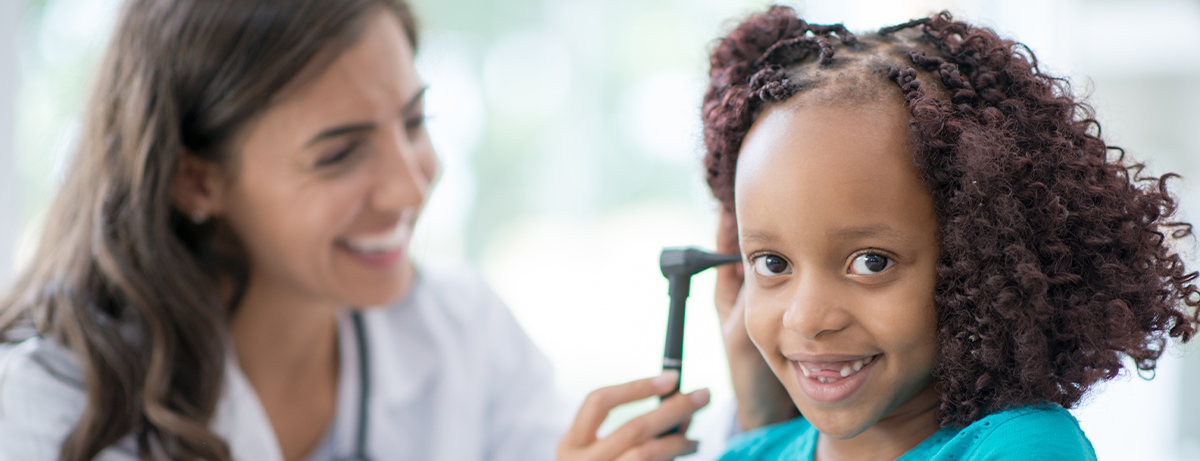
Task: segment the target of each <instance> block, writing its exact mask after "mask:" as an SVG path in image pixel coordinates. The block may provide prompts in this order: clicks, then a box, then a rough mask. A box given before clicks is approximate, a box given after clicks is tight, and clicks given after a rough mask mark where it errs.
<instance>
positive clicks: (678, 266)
mask: <svg viewBox="0 0 1200 461" xmlns="http://www.w3.org/2000/svg"><path fill="white" fill-rule="evenodd" d="M741 260H742V256H741V255H736V254H720V253H709V252H707V251H704V250H701V249H699V248H696V247H675V248H664V249H663V251H662V255H661V256H659V258H658V265H659V268H660V269H662V273H663V276H664V277H668V278H670V277H671V276H672V275H682V276H686V277H691V276H693V275H695V274H697V273H699V272H701V271H703V270H705V269H708V268H710V267H713V266H720V265H722V264H728V263H732V262H737V261H741Z"/></svg>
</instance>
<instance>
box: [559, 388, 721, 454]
mask: <svg viewBox="0 0 1200 461" xmlns="http://www.w3.org/2000/svg"><path fill="white" fill-rule="evenodd" d="M678 381H679V373H677V372H665V373H663V374H662V375H661V376H659V377H657V378H649V379H642V380H638V381H633V382H629V383H625V384H620V385H616V386H610V387H605V388H601V389H597V390H595V391H593V392H592V393H591V394H588V397H587V400H585V401H584V402H583V406H582V407H581V408H580V409H579V414H578V415H576V416H575V424H574V425H572V426H571V430H569V431H567V435H566V436H564V437H563V439H562V442H560V443H559V444H558V461H653V460H670V459H673V458H675V457H676V456H682V455H687V454H691V453H695V452H696V445H697V444H696V442H695V441H692V440H688V439H687V438H686V437H685V436H684V434H685V433H686V432H687V426H688V423H690V422H691V419H692V414H693V413H695V412H696V410H699V409H700V408H701V407H703V406H705V405H707V404H708V399H709V394H708V390H707V389H701V390H698V391H695V392H692V393H690V394H676V395H673V396H671V398H669V399H666V400H664V401H663V402H662V404H661V405H659V406H658V408H657V409H655V410H654V411H651V412H649V413H646V414H644V415H642V416H639V417H637V418H634V419H632V420H630V421H629V422H627V423H625V425H623V426H621V427H620V428H618V429H617V430H616V431H614V432H613V433H612V434H610V435H609V436H608V437H605V438H603V439H597V438H596V430H597V429H599V428H600V423H603V422H604V418H606V417H608V412H609V411H610V410H612V409H613V407H616V406H617V405H621V404H624V403H629V402H633V401H637V400H641V399H644V398H647V397H653V396H656V395H665V394H666V393H668V392H671V390H673V389H675V383H676V382H678ZM673 427H679V431H678V432H677V433H675V434H671V435H668V436H665V437H658V436H659V435H660V434H662V433H664V432H667V431H668V430H670V429H671V428H673Z"/></svg>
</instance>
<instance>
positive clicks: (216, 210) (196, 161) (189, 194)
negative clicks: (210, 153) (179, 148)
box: [171, 150, 225, 224]
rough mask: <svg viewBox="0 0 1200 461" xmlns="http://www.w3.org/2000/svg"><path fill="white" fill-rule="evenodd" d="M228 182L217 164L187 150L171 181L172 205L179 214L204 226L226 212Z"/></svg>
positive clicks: (182, 154)
mask: <svg viewBox="0 0 1200 461" xmlns="http://www.w3.org/2000/svg"><path fill="white" fill-rule="evenodd" d="M224 198H225V181H224V176H223V175H222V174H221V168H220V166H219V165H217V164H216V163H213V162H210V161H207V160H204V159H201V158H200V157H197V156H195V155H193V154H192V153H191V152H188V151H187V150H184V151H183V152H182V153H181V154H180V156H179V167H178V168H177V169H176V170H175V177H174V178H173V180H172V181H171V204H172V205H174V206H175V209H177V210H179V212H181V213H183V214H185V215H187V216H188V217H190V218H191V220H192V222H194V223H196V224H202V223H204V222H205V221H208V219H209V218H211V217H213V216H219V215H220V214H221V213H222V212H223V211H224Z"/></svg>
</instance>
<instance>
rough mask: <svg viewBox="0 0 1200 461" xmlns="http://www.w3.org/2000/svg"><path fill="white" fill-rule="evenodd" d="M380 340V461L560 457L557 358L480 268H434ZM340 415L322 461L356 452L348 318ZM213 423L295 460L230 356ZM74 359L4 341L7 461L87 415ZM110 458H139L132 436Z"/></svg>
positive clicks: (243, 441) (376, 432)
mask: <svg viewBox="0 0 1200 461" xmlns="http://www.w3.org/2000/svg"><path fill="white" fill-rule="evenodd" d="M363 320H364V323H365V327H366V332H367V337H368V341H369V343H368V344H369V345H368V348H369V353H368V355H369V360H370V362H369V363H370V368H371V369H370V374H371V377H370V388H371V391H370V400H369V405H370V411H369V418H370V422H369V429H368V432H367V453H368V456H369V458H370V459H372V460H373V461H389V460H397V461H399V460H422V461H425V460H428V461H439V460H445V461H472V460H480V461H483V460H488V461H537V460H547V461H549V460H552V459H554V451H555V446H556V445H557V443H558V439H559V437H560V436H561V434H562V432H563V430H565V427H566V425H567V423H568V420H569V416H570V415H569V413H564V412H563V409H562V407H561V406H560V405H559V403H558V399H557V398H556V395H555V393H554V389H553V383H552V372H551V368H550V363H549V362H548V361H547V359H546V358H545V356H543V355H542V353H541V352H540V351H538V350H537V348H536V347H535V346H534V344H533V343H532V342H531V341H530V340H529V338H528V337H527V336H526V335H525V333H524V331H522V330H521V328H520V326H519V325H518V324H517V322H516V320H515V319H514V318H513V316H512V314H511V313H510V312H509V311H508V309H507V308H506V307H505V306H504V304H503V303H502V302H501V301H500V300H499V298H497V297H496V295H495V294H494V293H493V292H492V291H491V290H490V289H488V288H487V286H486V285H485V284H484V282H483V281H482V280H481V279H480V278H479V277H478V276H476V275H475V274H474V273H473V272H470V271H464V270H461V269H457V270H447V269H432V268H422V269H420V270H419V271H418V276H417V278H416V280H415V282H414V284H413V288H412V291H411V292H410V293H409V295H408V296H407V297H406V298H405V299H404V300H403V301H401V302H399V303H397V304H395V305H393V306H388V307H383V308H377V309H370V310H366V311H364V313H363ZM338 327H339V344H340V347H339V349H340V354H341V359H340V366H341V369H340V370H339V378H338V380H339V381H338V382H339V386H338V396H337V413H336V415H335V416H334V419H333V424H332V425H331V426H330V430H329V431H328V432H327V433H326V436H325V438H324V439H323V440H322V442H321V444H320V445H319V446H318V447H317V448H316V449H315V450H314V451H313V453H312V454H310V458H309V459H310V460H311V461H329V460H333V459H339V458H342V457H345V456H349V455H351V454H353V450H354V445H355V438H356V436H357V430H358V428H357V426H358V411H359V397H358V389H359V371H358V359H357V357H358V356H357V350H356V347H355V342H354V341H355V340H354V329H353V327H352V324H351V322H350V317H349V315H348V313H343V315H341V317H340V319H339V326H338ZM229 357H231V359H230V360H228V361H227V365H226V374H225V387H224V389H223V392H222V395H221V398H220V402H219V404H218V408H217V411H216V414H215V415H214V418H213V421H212V423H211V427H212V429H213V430H214V432H216V433H217V434H218V435H220V436H221V437H223V438H224V439H225V440H226V441H227V442H228V443H229V445H230V448H231V450H232V453H233V457H234V459H235V460H238V461H283V456H282V454H281V451H280V448H279V444H278V442H277V440H276V437H275V434H274V432H273V430H272V427H271V424H270V422H269V420H268V419H267V416H266V413H265V412H264V410H263V407H262V405H261V402H260V401H259V399H258V396H257V394H256V393H255V391H254V388H253V387H252V386H251V385H250V383H249V381H248V380H247V379H246V376H245V374H243V373H242V371H241V368H240V367H239V366H238V364H237V363H236V360H235V359H233V358H232V357H234V356H233V354H230V355H229ZM85 403H86V395H85V391H84V389H83V387H82V385H81V383H80V375H79V372H78V368H77V366H76V362H75V360H74V358H73V357H72V356H71V355H70V354H69V353H68V352H67V351H65V350H64V349H63V348H61V347H59V346H58V345H57V344H55V343H54V342H52V341H50V340H47V339H39V338H34V339H30V340H27V341H24V342H21V343H19V344H15V345H5V346H0V461H18V460H20V461H41V460H46V461H51V460H54V459H57V456H58V452H59V446H60V445H61V443H62V441H63V439H64V438H65V437H66V435H67V434H68V433H69V431H70V430H71V428H72V427H74V425H75V423H76V422H77V421H78V419H79V418H80V416H81V414H82V411H83V408H84V406H85ZM97 459H98V460H102V461H136V460H137V459H138V458H137V450H136V445H135V442H134V440H133V438H132V437H126V438H124V439H122V440H121V441H119V442H118V443H117V444H115V445H114V446H111V447H109V448H108V449H106V450H105V451H103V452H102V453H101V454H100V456H99V457H98V458H97Z"/></svg>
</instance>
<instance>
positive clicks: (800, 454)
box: [720, 417, 817, 461]
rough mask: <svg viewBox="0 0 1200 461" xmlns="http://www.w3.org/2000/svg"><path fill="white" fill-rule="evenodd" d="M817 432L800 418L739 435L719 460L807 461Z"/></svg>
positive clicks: (806, 421) (810, 455)
mask: <svg viewBox="0 0 1200 461" xmlns="http://www.w3.org/2000/svg"><path fill="white" fill-rule="evenodd" d="M816 436H817V429H816V428H815V427H813V425H812V424H809V422H808V420H806V419H804V418H803V417H799V418H796V419H793V420H791V421H788V422H785V423H779V424H775V425H771V426H767V427H763V428H759V429H756V430H753V431H749V432H746V433H744V434H741V435H739V436H737V437H736V438H734V439H733V440H731V441H730V442H729V449H728V450H726V451H725V454H724V455H722V456H721V459H720V461H737V460H773V459H791V460H811V459H812V452H813V449H814V448H816V446H815V444H816V440H817V437H816Z"/></svg>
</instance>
